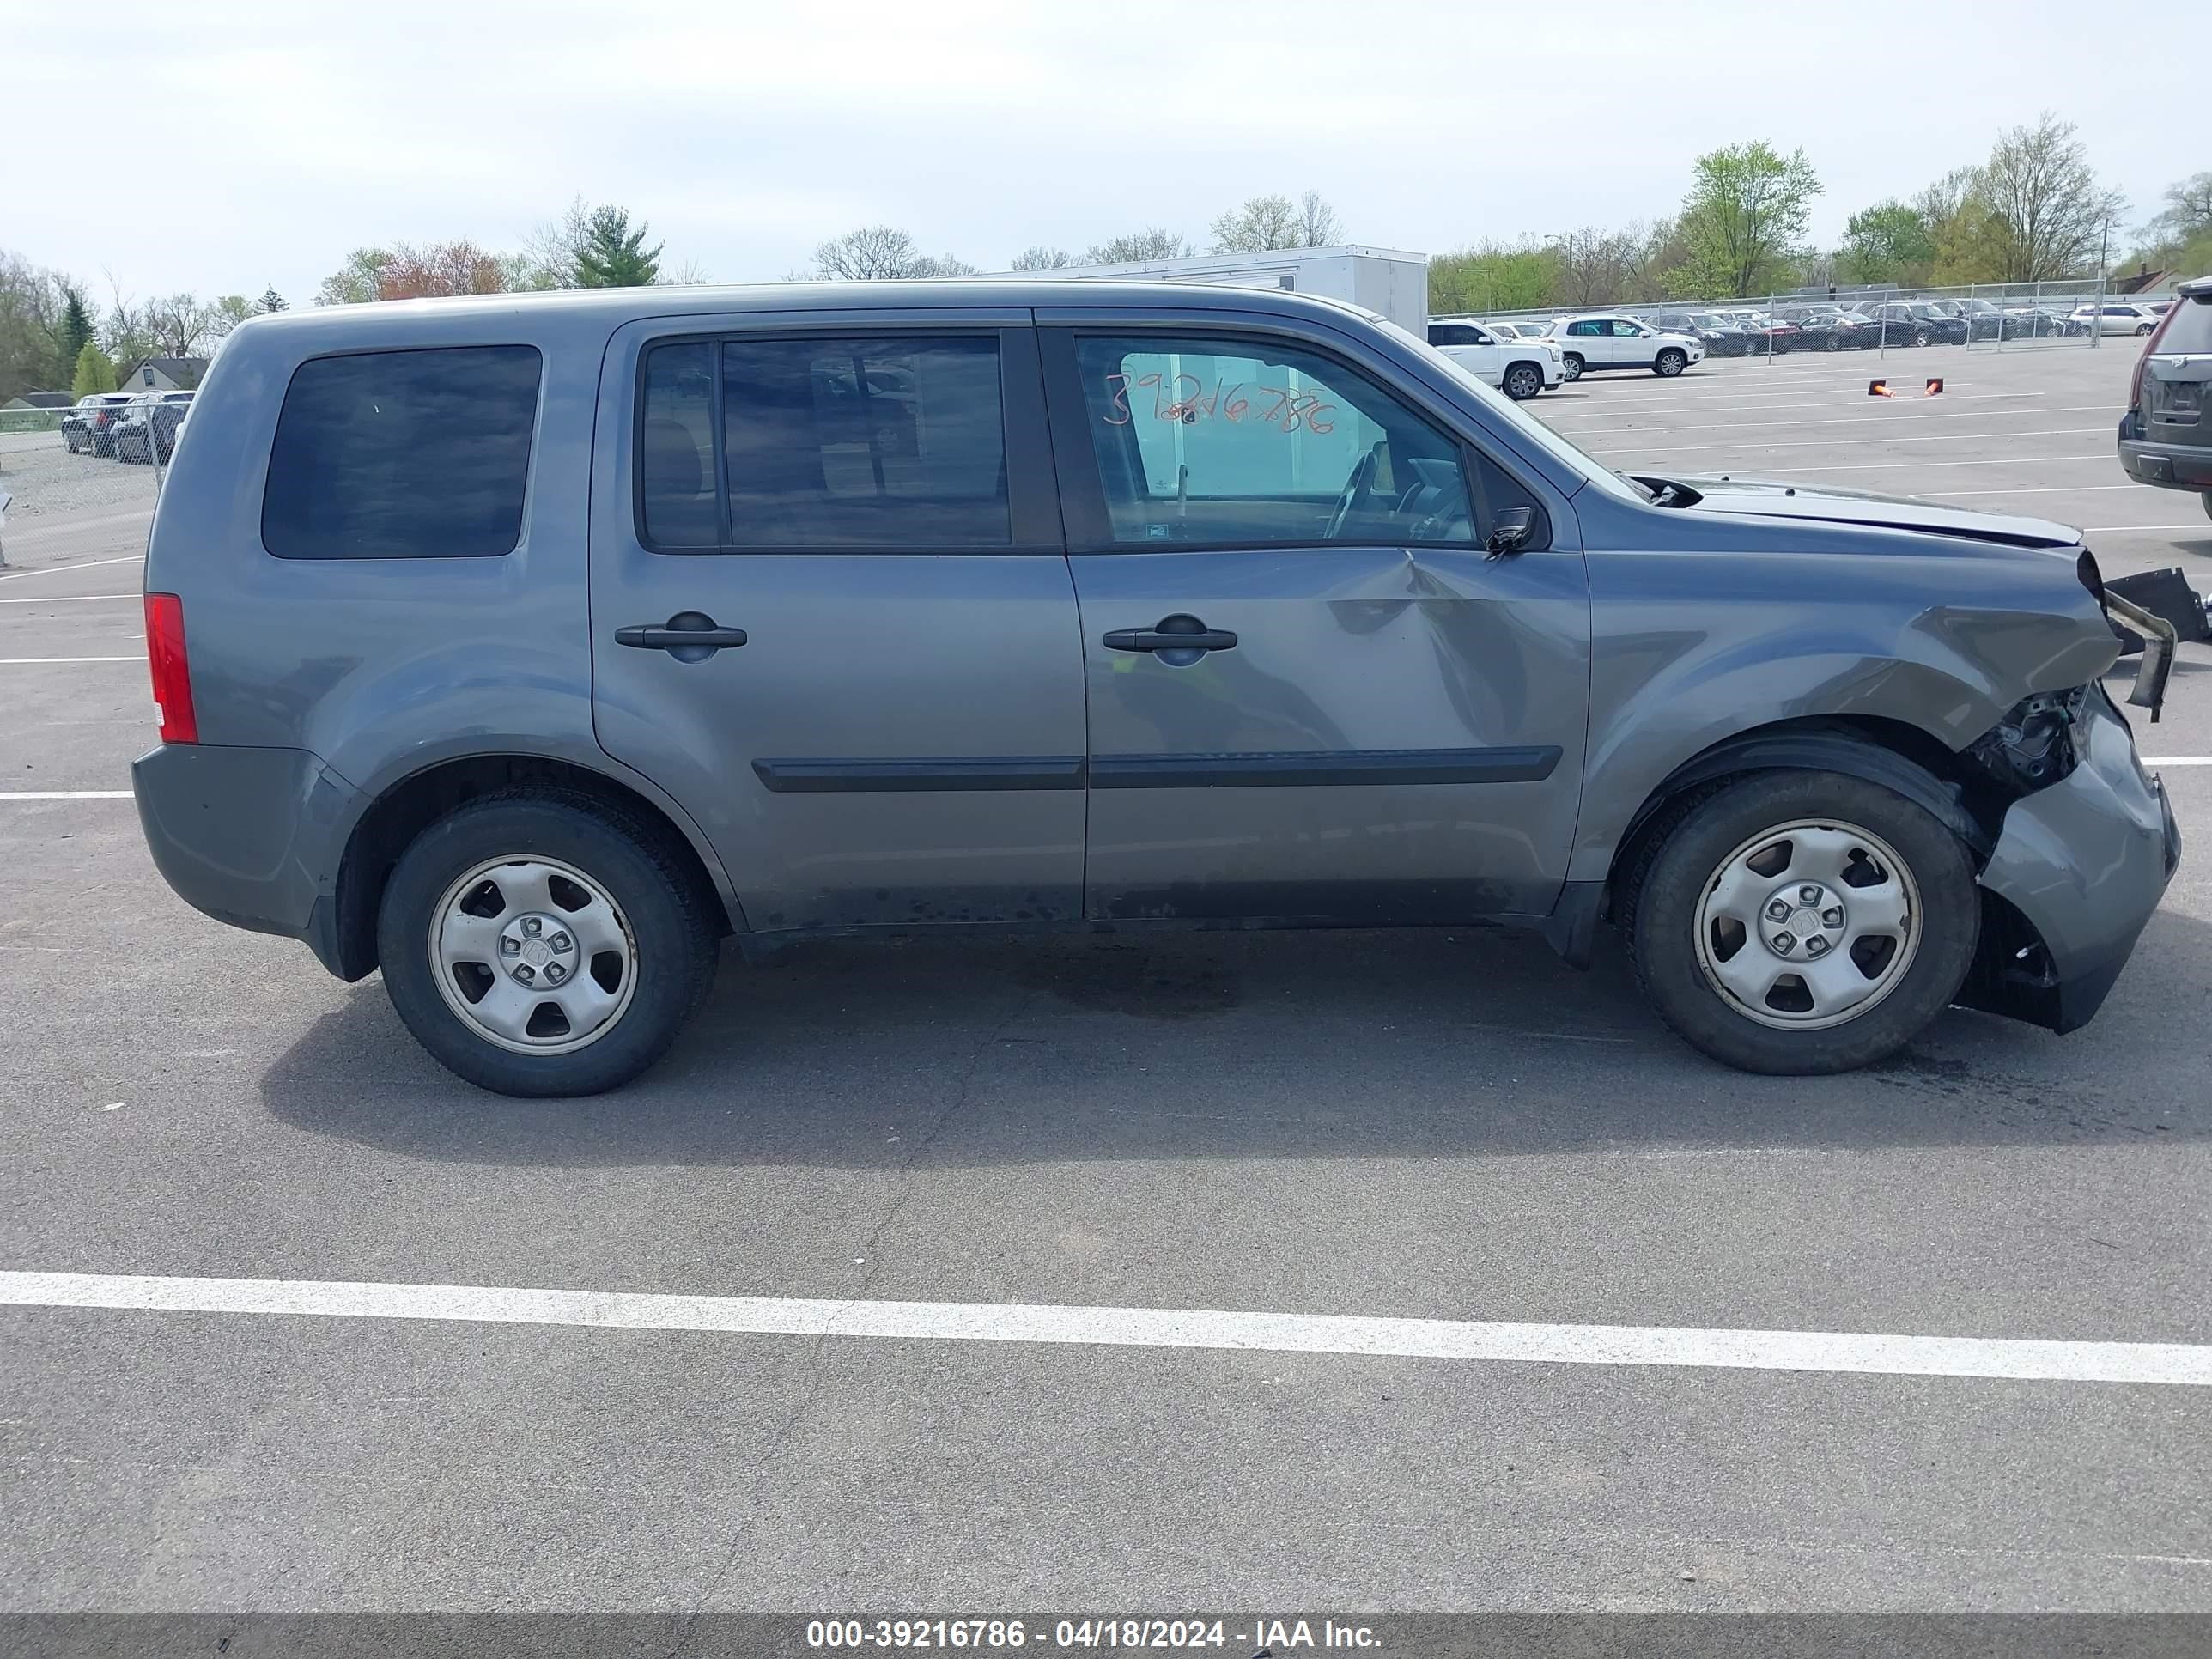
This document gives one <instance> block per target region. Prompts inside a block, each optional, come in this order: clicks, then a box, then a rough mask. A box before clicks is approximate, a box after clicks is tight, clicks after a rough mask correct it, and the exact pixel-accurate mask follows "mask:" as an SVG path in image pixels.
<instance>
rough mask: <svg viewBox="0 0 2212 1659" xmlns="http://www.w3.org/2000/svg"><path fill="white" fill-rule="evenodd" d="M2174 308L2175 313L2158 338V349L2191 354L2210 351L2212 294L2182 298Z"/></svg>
mask: <svg viewBox="0 0 2212 1659" xmlns="http://www.w3.org/2000/svg"><path fill="white" fill-rule="evenodd" d="M2174 310H2175V313H2176V314H2175V315H2174V317H2173V319H2172V321H2170V322H2169V323H2167V324H2166V333H2165V334H2164V336H2162V337H2160V340H2159V343H2158V349H2159V350H2160V352H2161V353H2164V352H2169V351H2174V352H2185V353H2189V354H2191V355H2194V354H2197V353H2199V352H2208V351H2212V296H2208V297H2207V298H2204V299H2202V300H2184V301H2181V302H2180V303H2179V305H2178V306H2176V307H2174Z"/></svg>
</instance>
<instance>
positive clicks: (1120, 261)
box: [1083, 227, 1197, 265]
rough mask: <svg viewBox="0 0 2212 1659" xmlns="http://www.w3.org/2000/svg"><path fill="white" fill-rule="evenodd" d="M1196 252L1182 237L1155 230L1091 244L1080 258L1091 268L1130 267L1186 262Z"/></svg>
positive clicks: (1142, 231)
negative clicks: (1156, 261) (1158, 261)
mask: <svg viewBox="0 0 2212 1659" xmlns="http://www.w3.org/2000/svg"><path fill="white" fill-rule="evenodd" d="M1196 251H1197V250H1196V249H1194V248H1193V247H1192V246H1191V245H1190V243H1189V241H1188V239H1186V238H1185V237H1183V236H1182V235H1179V234H1176V232H1174V231H1172V230H1162V229H1159V228H1157V227H1155V228H1152V229H1149V230H1139V231H1133V232H1132V233H1131V234H1128V235H1127V236H1115V237H1110V238H1109V239H1108V240H1105V241H1103V242H1093V243H1092V244H1091V251H1090V252H1087V253H1085V255H1084V256H1083V257H1084V258H1085V260H1086V261H1088V262H1089V263H1090V264H1094V265H1133V264H1142V263H1143V262H1144V261H1146V260H1147V259H1188V258H1190V256H1191V255H1192V254H1193V253H1194V252H1196Z"/></svg>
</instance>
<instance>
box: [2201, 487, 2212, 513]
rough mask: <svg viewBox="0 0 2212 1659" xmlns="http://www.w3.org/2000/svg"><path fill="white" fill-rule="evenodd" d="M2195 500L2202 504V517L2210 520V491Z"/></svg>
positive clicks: (2211, 509)
mask: <svg viewBox="0 0 2212 1659" xmlns="http://www.w3.org/2000/svg"><path fill="white" fill-rule="evenodd" d="M2197 500H2198V501H2202V502H2203V503H2204V516H2205V517H2206V518H2208V519H2212V489H2208V490H2206V491H2205V492H2204V493H2203V495H2199V496H2198V497H2197Z"/></svg>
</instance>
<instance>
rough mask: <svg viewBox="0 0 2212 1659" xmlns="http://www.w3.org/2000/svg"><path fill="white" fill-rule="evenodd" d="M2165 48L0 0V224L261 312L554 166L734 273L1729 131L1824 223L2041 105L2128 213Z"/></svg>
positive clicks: (539, 207)
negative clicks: (43, 127) (2070, 133)
mask: <svg viewBox="0 0 2212 1659" xmlns="http://www.w3.org/2000/svg"><path fill="white" fill-rule="evenodd" d="M1655 15H1663V16H1665V17H1666V18H1667V20H1668V21H1666V22H1664V23H1663V24H1662V23H1659V22H1656V21H1651V20H1652V19H1653V18H1654V16H1655ZM2178 45H2179V40H2178V38H2177V37H2176V35H2175V33H2174V28H2173V15H2172V14H2168V13H2163V12H2160V11H2158V10H2156V9H2154V10H2151V11H2148V12H2142V13H2141V14H2139V15H2136V14H2131V15H2130V16H2129V17H2128V18H2127V19H2126V20H2125V21H2120V22H2117V23H2115V22H2113V21H2112V19H2111V18H2110V17H2109V15H2103V14H2100V11H2099V10H2098V9H2096V8H2093V7H2085V6H2083V5H2082V4H2081V3H2080V0H2067V3H2050V4H2045V3H2039V0H2006V3H2004V4H2003V5H2002V6H1999V5H1997V4H1996V3H1994V0H1982V3H1947V0H1920V3H1915V4H1911V5H1909V6H1908V5H1899V6H1854V7H1849V8H1844V9H1841V10H1840V11H1838V13H1837V14H1835V15H1825V14H1824V13H1823V11H1822V10H1821V9H1819V8H1814V9H1805V8H1802V7H1791V6H1787V5H1766V6H1752V5H1735V4H1722V3H1710V0H1672V3H1668V4H1666V5H1663V6H1661V7H1651V6H1646V5H1632V4H1616V3H1612V0H1577V3H1575V4H1572V5H1567V6H1560V7H1548V8H1542V9H1540V8H1539V7H1537V6H1536V5H1534V4H1533V3H1531V4H1526V5H1522V6H1515V7H1506V6H1500V5H1494V4H1482V3H1469V0H1457V3H1454V0H1442V3H1434V4H1431V3H1425V0H1389V3H1365V4H1358V5H1348V4H1346V3H1344V0H1325V3H1306V0H1277V3H1273V4H1266V5H1257V4H1228V3H1216V0H1180V3H1176V0H1166V3H1159V0H1114V3H1111V4H1069V3H1060V4H1044V3H1040V4H1035V5H994V4H980V3H964V0H960V3H948V0H901V3H898V4H895V5H878V4H876V3H872V0H844V3H836V0H831V3H826V4H825V3H814V4H806V3H805V0H788V3H778V4H773V5H753V4H729V5H716V4H712V3H693V4H689V5H665V4H664V5H656V6H653V7H652V8H651V9H650V10H649V11H648V10H647V9H646V8H643V7H638V8H632V7H629V6H624V5H619V4H613V3H609V4H603V5H588V4H579V3H563V0H531V3H528V4H526V5H518V6H513V7H508V6H504V5H501V6H496V7H495V6H491V5H483V4H476V3H471V0H446V3H442V4H438V5H427V6H418V5H415V4H410V3H402V0H379V3H376V4H374V5H373V6H368V7H337V6H328V5H325V6H307V5H301V4H284V5H282V6H277V5H269V6H246V5H229V4H223V3H215V0H165V3H162V4H160V5H155V6H148V5H140V4H137V3H129V0H104V3H103V4H101V5H100V6H99V7H97V8H93V9H87V8H84V7H82V6H66V5H34V4H32V3H29V0H14V3H9V0H0V63H4V64H5V65H6V70H7V73H6V76H5V82H6V86H7V89H8V91H9V94H10V96H9V100H8V105H9V117H8V120H9V128H10V131H9V134H8V136H7V137H6V139H5V140H4V142H0V247H5V248H8V249H11V250H13V251H14V252H19V253H21V254H22V255H24V256H25V257H26V258H29V259H31V260H33V262H35V263H37V264H46V265H52V266H55V267H58V268H59V269H61V270H65V271H69V272H72V273H75V274H76V275H78V276H83V277H85V278H87V279H88V280H89V281H90V282H91V283H93V284H94V289H95V292H97V293H98V294H100V296H101V297H102V298H103V299H104V298H106V289H107V286H108V283H107V277H106V275H104V274H103V273H112V277H113V280H114V282H115V283H118V284H119V285H120V287H121V289H123V290H124V292H125V294H126V295H131V296H133V297H138V298H143V297H145V296H146V295H149V294H153V293H167V292H171V291H174V290H178V289H192V290H196V291H197V292H199V293H200V294H202V295H213V294H218V293H243V294H246V295H258V294H259V293H260V292H261V290H262V289H263V288H264V286H265V285H267V284H270V283H274V284H275V285H276V288H277V289H278V290H279V291H280V292H282V293H283V295H285V296H286V297H287V298H288V299H289V300H290V301H292V302H293V303H294V304H295V305H296V304H300V303H302V302H304V301H307V300H309V299H311V298H312V297H313V292H314V289H315V287H316V285H317V283H319V281H320V280H321V279H322V278H323V277H324V276H326V275H327V274H329V273H330V272H331V270H335V269H336V268H337V265H338V264H339V263H340V261H341V260H342V259H343V257H344V255H345V253H346V252H347V250H348V249H349V248H353V247H356V246H362V245H363V244H368V243H386V244H389V243H391V242H393V241H400V240H407V241H416V242H420V241H426V240H445V239H449V238H456V237H471V238H473V239H475V240H477V241H478V242H479V243H481V244H483V246H486V247H488V248H490V249H492V250H493V251H495V252H505V251H508V250H511V249H513V248H514V247H515V246H518V245H519V244H520V241H521V240H522V239H523V238H524V237H525V236H526V234H528V232H529V230H530V229H531V228H532V226H533V225H535V224H537V223H538V222H542V221H544V220H546V219H549V218H550V217H553V216H556V215H557V214H558V213H559V211H560V210H562V207H563V206H564V205H565V204H567V203H568V201H569V199H570V198H571V197H574V196H575V195H576V194H578V193H579V192H580V193H581V194H582V195H583V196H584V197H586V199H587V200H589V201H592V202H600V201H611V202H618V203H622V204H625V205H627V206H628V207H629V208H630V209H631V210H633V212H634V213H639V214H642V215H643V216H645V217H646V218H647V220H649V221H650V222H651V224H652V228H653V235H654V236H655V237H656V238H660V239H664V240H665V243H666V254H665V259H666V260H667V261H668V262H670V263H675V262H678V261H686V260H688V261H694V262H696V264H698V265H699V266H700V267H702V269H703V270H704V271H705V272H706V273H707V275H708V276H710V277H712V278H713V279H714V280H717V281H722V282H748V281H760V280H772V279H775V278H778V277H781V276H786V275H787V274H789V273H791V272H793V271H796V270H804V269H805V267H806V265H807V264H808V263H809V252H810V250H811V248H812V247H813V246H814V245H815V244H816V243H817V242H818V241H820V240H822V239H823V238H824V237H827V236H830V235H834V234H836V233H838V232H840V231H842V230H846V229H848V228H852V227H854V226H855V225H860V224H866V223H872V222H890V223H892V224H896V225H899V226H902V227H903V228H906V229H907V230H908V231H910V232H912V233H913V234H914V235H915V239H916V240H918V241H919V242H920V243H921V245H922V246H923V247H924V249H925V250H926V251H927V252H933V253H953V254H957V255H958V256H959V257H960V258H963V259H966V260H968V261H969V263H971V264H975V265H977V266H979V267H981V268H982V269H984V270H996V269H1002V268H1004V266H1005V265H1006V263H1007V262H1008V261H1009V260H1010V259H1011V258H1012V256H1013V255H1014V254H1015V253H1017V252H1019V251H1020V250H1021V249H1022V248H1023V247H1024V246H1028V245H1029V244H1030V243H1033V242H1046V243H1052V244H1056V245H1059V246H1065V247H1067V248H1070V249H1073V250H1074V251H1076V252H1081V250H1082V249H1083V248H1084V247H1085V246H1086V245H1087V244H1089V243H1091V242H1093V241H1096V240H1103V239H1104V238H1106V237H1108V236H1110V235H1113V234H1117V233H1121V232H1125V231H1130V230H1134V229H1137V228H1141V227H1144V226H1146V225H1152V224H1160V225H1165V226H1167V227H1169V228H1173V229H1177V230H1180V231H1182V232H1183V233H1184V234H1187V235H1188V236H1190V237H1191V238H1193V239H1194V240H1195V241H1196V242H1197V243H1198V245H1199V246H1200V247H1201V248H1202V247H1203V246H1205V238H1206V222H1207V221H1208V220H1209V219H1210V218H1212V216H1213V215H1214V214H1215V213H1217V212H1218V211H1219V210H1221V209H1222V208H1224V207H1225V206H1228V205H1231V204H1234V203H1236V202H1237V201H1239V200H1242V199H1243V197H1248V196H1251V195H1255V194H1258V193H1261V192H1264V191H1280V192H1283V193H1285V194H1287V195H1291V196H1296V195H1297V193H1298V192H1299V191H1304V190H1306V189H1309V188H1312V189H1317V190H1319V191H1322V194H1323V195H1324V196H1326V197H1328V199H1329V200H1330V201H1331V202H1332V203H1333V204H1334V205H1335V206H1336V208H1337V210H1338V211H1339V213H1340V215H1341V216H1342V219H1343V223H1344V228H1345V232H1346V240H1352V241H1361V242H1368V243H1374V244H1377V245H1381V246H1390V247H1401V248H1411V249H1415V250H1418V251H1420V252H1441V251H1443V250H1444V249H1448V248H1450V247H1452V246H1457V245H1459V244H1462V243H1464V242H1466V241H1468V240H1471V239H1474V238H1476V237H1480V236H1486V235H1503V236H1516V235H1519V234H1524V233H1526V234H1536V235H1545V234H1552V233H1555V232H1559V231H1563V230H1565V229H1568V228H1571V227H1574V226H1577V225H1600V226H1604V225H1612V224H1617V223H1620V222H1625V221H1626V220H1629V219H1632V218H1649V217H1651V216H1656V215H1658V214H1662V213H1666V212H1669V211H1672V210H1674V207H1675V206H1676V205H1677V204H1679V202H1680V198H1681V196H1682V192H1683V191H1684V189H1685V188H1686V185H1687V183H1688V179H1689V170H1690V162H1691V159H1692V157H1693V156H1694V155H1697V154H1698V153H1699V151H1700V150H1703V149H1711V147H1713V146H1715V145H1717V144H1723V143H1734V142H1736V141H1738V140H1741V139H1747V138H1764V139H1766V140H1768V141H1769V142H1771V143H1774V144H1776V145H1777V146H1778V147H1779V148H1781V149H1784V150H1787V149H1791V148H1794V147H1797V146H1802V147H1803V149H1804V150H1805V152H1806V154H1807V155H1808V156H1809V157H1810V158H1811V160H1812V161H1813V163H1814V167H1816V168H1817V169H1818V170H1819V173H1820V177H1821V179H1823V181H1824V182H1825V183H1826V187H1827V193H1826V196H1825V197H1822V198H1821V202H1820V209H1819V211H1818V213H1817V215H1816V216H1815V219H1814V233H1815V234H1816V236H1817V237H1818V238H1819V239H1820V240H1822V241H1823V242H1828V241H1832V240H1833V239H1834V238H1835V237H1837V236H1838V234H1840V233H1841V231H1842V228H1843V223H1844V219H1845V218H1846V217H1847V216H1849V215H1850V213H1851V212H1852V211H1853V210H1856V209H1857V208H1860V207H1863V206H1865V205H1867V204H1869V203H1871V202H1874V201H1876V200H1879V199H1881V197H1886V196H1891V195H1902V194H1906V193H1909V192H1911V191H1913V190H1916V189H1917V188H1918V187H1919V186H1920V185H1923V184H1924V183H1926V182H1927V181H1928V180H1929V179H1932V178H1933V177H1935V176H1936V175H1937V174H1939V173H1942V172H1943V171H1944V170H1946V169H1948V168H1949V167H1954V166H1957V165H1959V164H1961V163H1964V162H1969V161H1978V160H1979V159H1980V158H1982V157H1983V156H1984V155H1986V154H1987V153H1988V150H1989V147H1990V141H1991V139H1992V138H1993V137H1994V136H1995V135H1996V131H1998V129H2000V128H2002V127H2004V126H2008V125H2013V124H2015V123H2017V122H2021V121H2026V120H2029V119H2032V118H2033V117H2034V116H2035V115H2036V114H2037V113H2038V112H2039V111H2041V110H2044V109H2046V108H2048V109H2052V110H2056V111H2057V112H2058V113H2059V114H2061V115H2062V116H2063V117H2064V118H2067V119H2069V120H2071V121H2074V122H2076V123H2078V124H2079V125H2080V127H2081V135H2082V137H2083V138H2084V139H2085V140H2086V141H2087V143H2088V146H2089V149H2090V153H2091V155H2092V157H2093V161H2094V162H2095V164H2096V166H2097V167H2098V168H2099V169H2100V171H2101V172H2102V173H2104V174H2105V175H2106V179H2107V180H2108V182H2110V183H2111V184H2112V185H2116V186H2117V187H2118V188H2119V189H2121V190H2123V191H2125V192H2126V193H2127V195H2128V197H2129V198H2130V208H2131V212H2130V223H2134V222H2140V221H2141V220H2142V218H2144V217H2147V216H2148V215H2149V213H2150V212H2152V211H2153V210H2154V207H2155V204H2156V199H2157V197H2158V195H2159V193H2160V191H2162V190H2163V189H2164V188H2165V186H2166V185H2167V184H2169V183H2171V182H2172V181H2174V180H2175V179H2179V178H2180V177H2182V176H2183V175H2185V174H2186V173H2191V172H2193V171H2195V170H2197V169H2198V168H2200V167H2203V166H2204V165H2205V163H2206V161H2207V159H2208V158H2207V156H2206V155H2203V153H2201V152H2202V149H2203V146H2202V144H2201V143H2195V144H2194V148H2193V149H2190V152H2189V153H2186V154H2185V153H2183V151H2182V149H2178V148H2177V147H2176V143H2175V140H2176V137H2177V136H2178V135H2179V136H2185V137H2188V138H2190V139H2191V142H2192V143H2194V140H2195V139H2196V138H2197V137H2198V136H2199V135H2200V133H2201V123H2199V122H2198V121H2197V113H2198V112H2201V111H2202V108H2203V75H2204V72H2205V71H2204V65H2203V58H2202V54H2201V53H2197V52H2194V51H2190V52H2184V51H2179V50H2175V47H2176V46H2178ZM94 109H98V110H100V112H102V113H103V114H104V115H112V116H114V117H116V119H113V120H106V119H103V120H101V121H100V122H99V123H98V124H96V125H95V124H94V123H92V122H90V121H88V119H87V117H88V115H89V114H90V113H91V112H92V111H93V110H94ZM134 116H135V117H136V118H137V119H138V120H140V121H143V131H136V130H134V125H133V119H132V118H133V117H134ZM42 119H43V120H48V121H51V122H52V127H51V128H50V129H49V130H48V133H49V136H48V137H46V138H45V139H44V140H42V138H41V137H40V130H39V128H38V127H37V126H36V125H34V124H35V123H36V122H38V121H40V120H42Z"/></svg>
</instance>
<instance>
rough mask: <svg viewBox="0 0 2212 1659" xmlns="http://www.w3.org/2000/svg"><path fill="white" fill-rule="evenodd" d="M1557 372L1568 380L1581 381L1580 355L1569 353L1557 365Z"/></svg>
mask: <svg viewBox="0 0 2212 1659" xmlns="http://www.w3.org/2000/svg"><path fill="white" fill-rule="evenodd" d="M1559 372H1560V373H1561V374H1564V375H1565V376H1566V378H1567V379H1569V380H1581V379H1582V377H1583V360H1582V355H1581V354H1580V353H1579V352H1574V351H1570V352H1569V353H1568V354H1567V355H1566V356H1565V358H1564V359H1562V360H1561V362H1560V363H1559Z"/></svg>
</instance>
